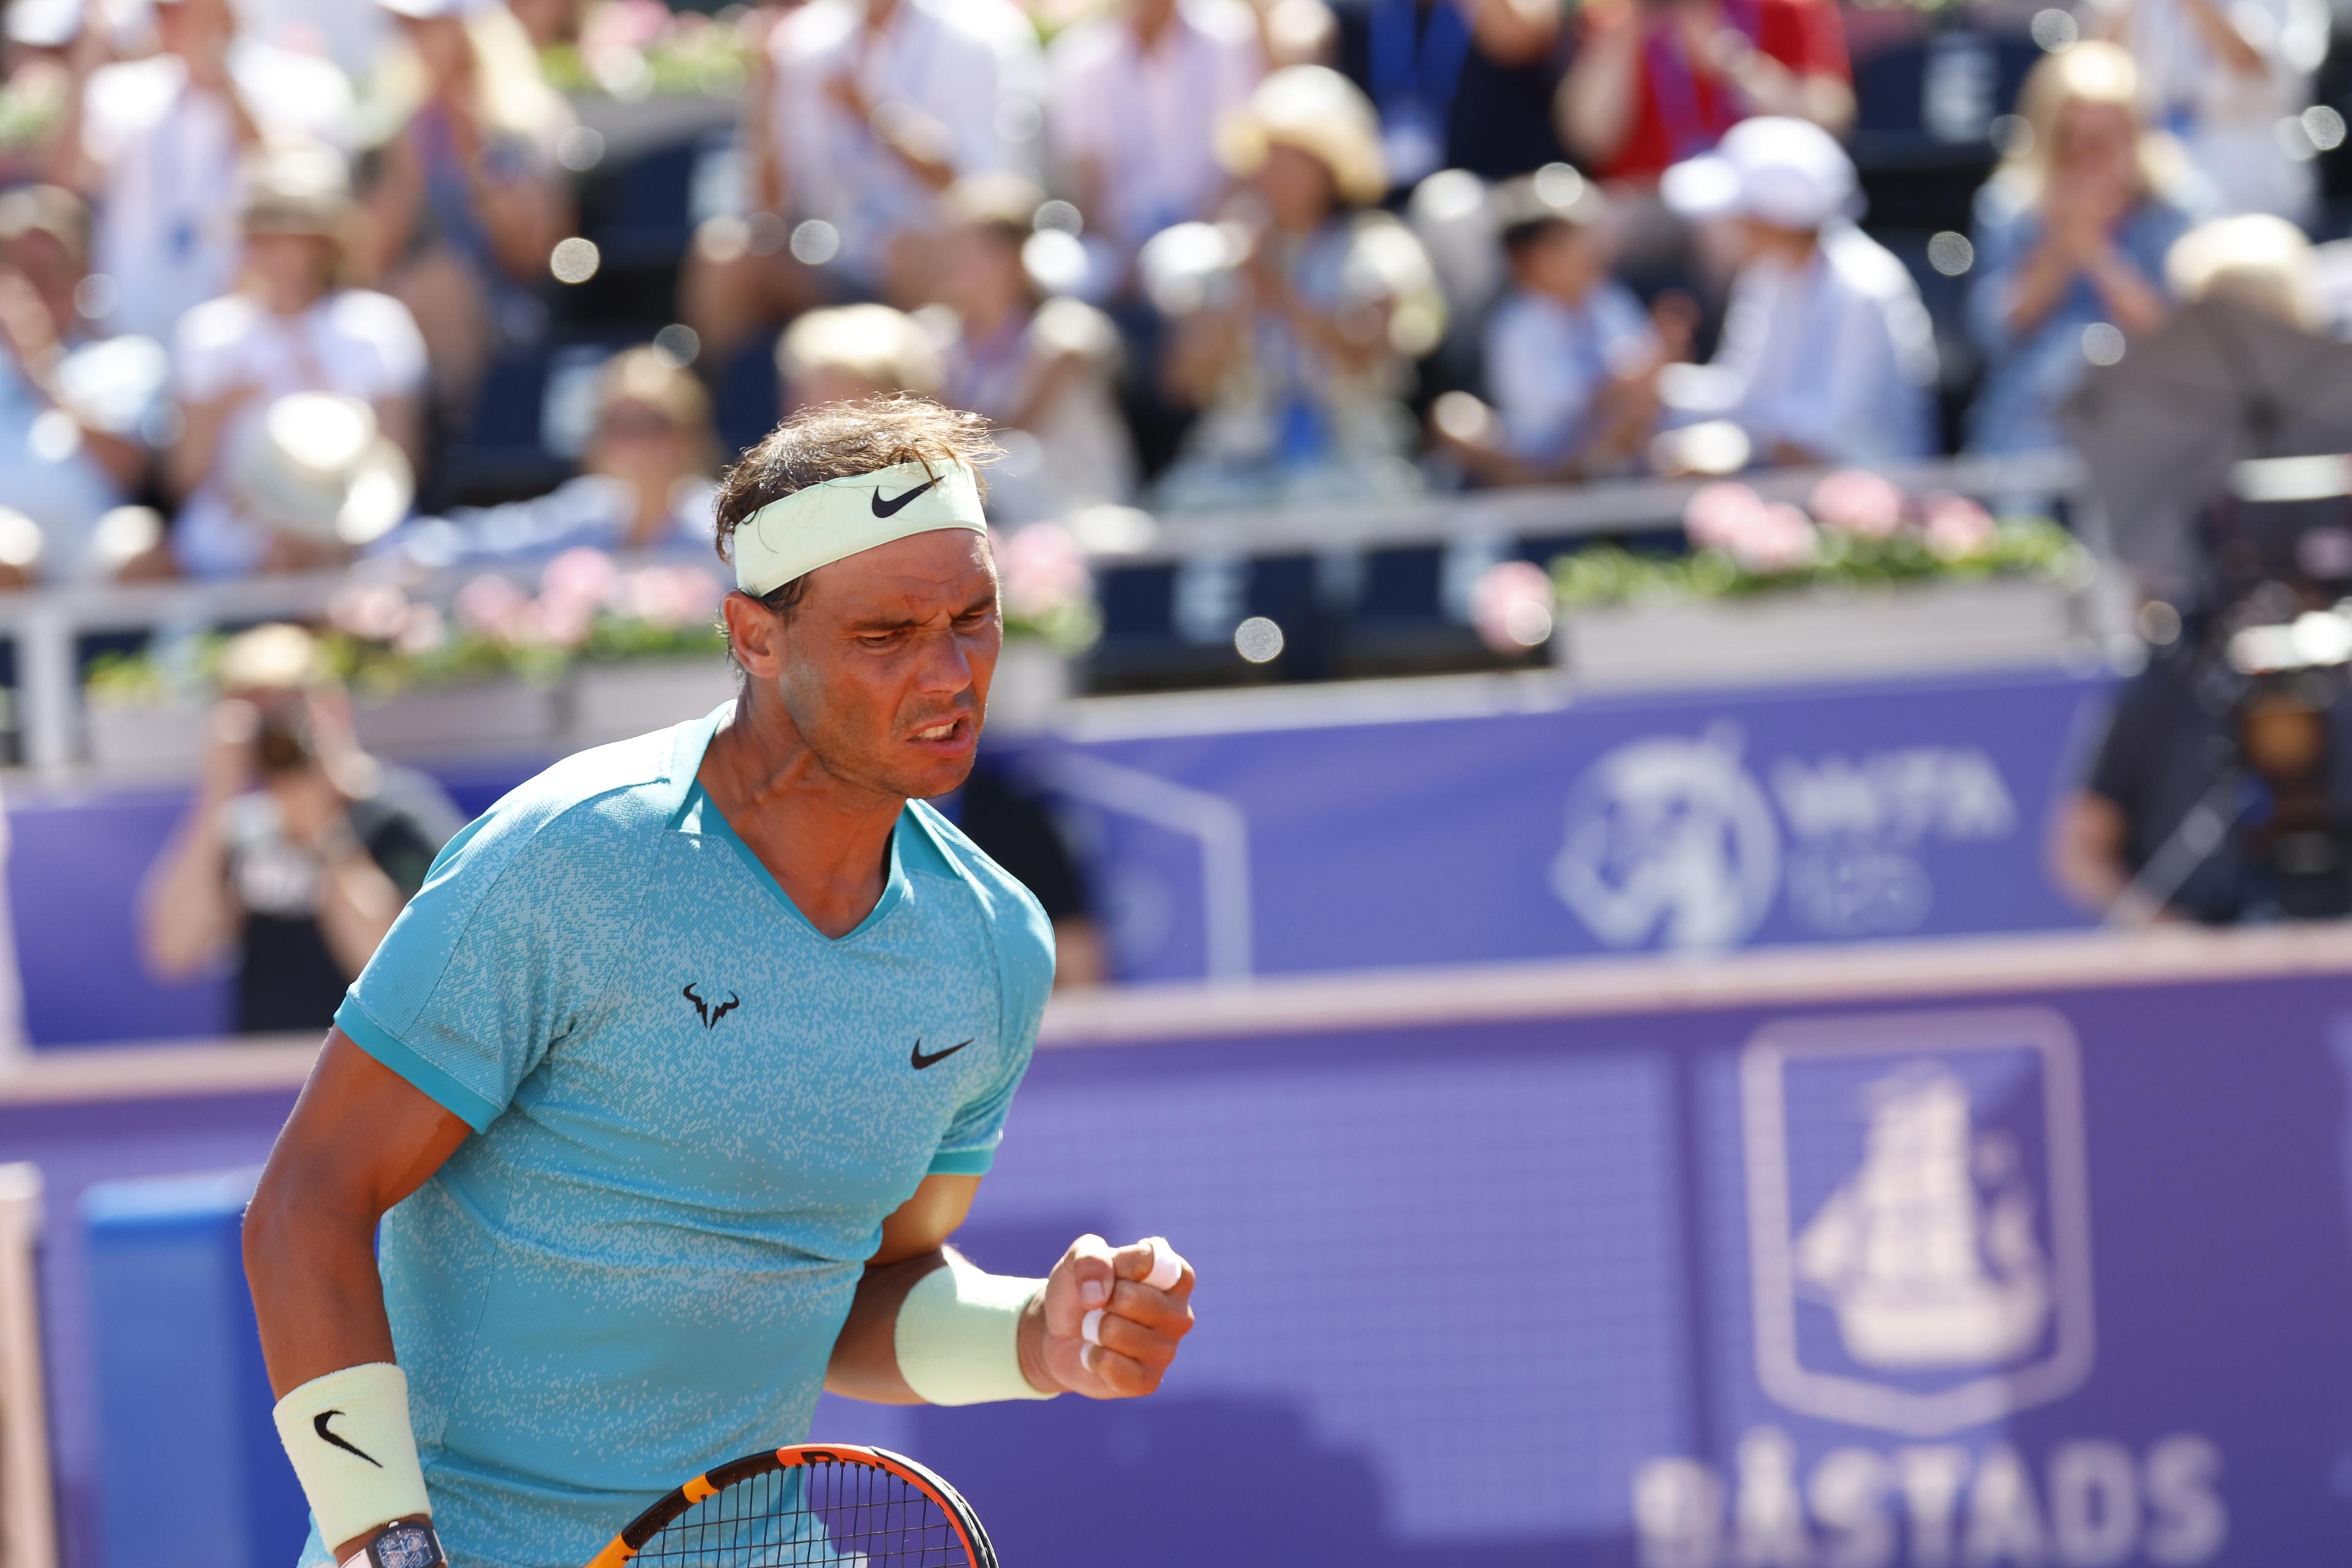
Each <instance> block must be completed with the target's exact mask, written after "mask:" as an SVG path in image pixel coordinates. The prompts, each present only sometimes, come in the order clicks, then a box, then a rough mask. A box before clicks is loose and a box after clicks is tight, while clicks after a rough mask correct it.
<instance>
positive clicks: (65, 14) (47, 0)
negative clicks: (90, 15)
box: [6, 0, 82, 49]
mask: <svg viewBox="0 0 2352 1568" xmlns="http://www.w3.org/2000/svg"><path fill="white" fill-rule="evenodd" d="M81 29H82V0H16V4H15V5H10V6H9V7H8V20H7V23H6V32H7V38H8V41H9V42H10V43H12V44H22V45H23V46H24V47H26V48H28V49H61V48H64V47H66V46H67V45H68V44H70V43H72V42H73V41H74V40H75V39H76V38H78V37H80V36H81Z"/></svg>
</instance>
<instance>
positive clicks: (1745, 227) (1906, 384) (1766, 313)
mask: <svg viewBox="0 0 2352 1568" xmlns="http://www.w3.org/2000/svg"><path fill="white" fill-rule="evenodd" d="M1660 190H1661V193H1662V194H1663V195H1664V197H1665V200H1666V203H1667V205H1669V206H1670V207H1672V208H1673V209H1674V210H1675V212H1677V213H1679V214H1680V215H1681V216H1683V217H1684V218H1685V219H1686V220H1689V221H1691V222H1695V223H1697V222H1712V223H1722V224H1726V225H1728V226H1729V227H1730V229H1731V231H1732V237H1733V239H1734V241H1735V244H1736V247H1737V248H1738V251H1739V252H1740V256H1741V259H1740V261H1739V264H1738V272H1737V273H1736V274H1735V276H1734V277H1733V279H1732V284H1731V295H1730V303H1729V307H1728V310H1727V313H1726V317H1725V321H1724V328H1723V338H1722V341H1721V342H1720V343H1719V344H1718V345H1717V350H1716V354H1715V358H1714V359H1713V360H1712V361H1711V362H1709V363H1706V364H1705V365H1679V364H1678V365H1667V366H1665V367H1664V369H1663V370H1662V371H1661V373H1660V382H1659V385H1660V391H1661V394H1662V395H1663V396H1664V400H1665V402H1666V404H1667V405H1668V407H1669V409H1670V411H1671V413H1672V414H1673V415H1674V416H1676V417H1678V418H1679V419H1681V420H1683V421H1685V422H1690V421H1700V422H1711V423H1712V424H1714V425H1716V426H1718V427H1720V426H1724V425H1728V426H1736V427H1737V429H1738V432H1739V433H1740V435H1741V436H1744V437H1745V441H1744V443H1742V447H1743V449H1744V451H1745V452H1746V453H1748V454H1752V455H1753V457H1754V458H1756V460H1758V461H1760V462H1764V463H1819V462H1835V463H1886V462H1896V461H1902V460H1905V459H1910V458H1925V457H1927V456H1929V455H1930V454H1931V453H1932V452H1933V450H1934V444H1935V436H1934V401H1933V400H1934V387H1935V380H1936V345H1935V337H1934V333H1933V330H1932V328H1931V327H1930V326H1929V324H1928V320H1927V308H1926V307H1925V306H1924V305H1922V304H1921V303H1920V300H1919V289H1918V285H1917V284H1916V283H1915V282H1913V281H1912V279H1911V274H1910V273H1909V272H1908V271H1907V270H1906V269H1905V268H1904V266H1903V263H1902V262H1900V261H1898V260H1897V259H1895V257H1894V256H1893V255H1892V254H1891V253H1890V252H1888V251H1887V250H1886V249H1885V247H1883V246H1881V245H1880V244H1879V243H1878V242H1877V241H1876V240H1874V239H1872V238H1870V237H1868V236H1866V235H1864V233H1863V232H1862V230H1860V229H1859V228H1857V227H1855V226H1854V224H1853V218H1854V217H1855V216H1857V215H1858V213H1859V212H1860V209H1861V193H1860V190H1859V187H1858V184H1857V182H1856V179H1855V175H1854V168H1853V160H1852V159H1850V158H1848V157H1847V156H1846V153H1845V149H1844V148H1843V147H1841V146H1839V145H1838V144H1837V142H1836V140H1835V139H1834V138H1832V136H1831V135H1830V133H1829V132H1826V131H1823V130H1822V128H1821V127H1820V126H1818V125H1814V124H1811V123H1810V122H1809V121H1801V120H1787V119H1780V118H1775V117H1771V116H1765V117H1761V118H1759V119H1755V120H1748V121H1741V122H1740V123H1739V124H1738V125H1736V126H1734V127H1733V128H1732V130H1731V132H1730V133H1729V134H1727V135H1726V136H1725V137H1724V139H1723V143H1722V145H1721V146H1720V147H1719V148H1717V150H1716V151H1715V152H1713V153H1705V154H1702V155H1701V156H1700V157H1697V158H1695V159H1692V160H1689V161H1688V162H1686V163H1678V164H1676V165H1675V167H1674V168H1672V169H1670V170H1668V171H1667V173H1666V177H1665V179H1664V181H1663V182H1662V183H1661V185H1660ZM1671 450H1672V453H1673V455H1672V456H1671V457H1670V458H1669V461H1668V464H1667V466H1668V467H1670V468H1674V467H1690V466H1696V467H1701V468H1715V467H1719V466H1727V465H1722V464H1718V463H1717V462H1714V461H1711V460H1707V459H1706V458H1701V457H1700V455H1699V454H1700V451H1701V448H1700V447H1697V446H1696V445H1694V444H1692V443H1690V442H1688V441H1684V442H1680V443H1675V444H1672V445H1671Z"/></svg>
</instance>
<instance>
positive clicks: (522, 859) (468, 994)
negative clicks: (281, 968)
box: [335, 808, 604, 1132]
mask: <svg viewBox="0 0 2352 1568" xmlns="http://www.w3.org/2000/svg"><path fill="white" fill-rule="evenodd" d="M560 820H561V819H559V822H560ZM564 837H565V835H564V834H563V833H562V830H561V828H560V826H559V827H557V828H555V829H553V830H551V829H550V828H549V827H548V826H546V825H545V820H544V818H540V817H536V816H534V815H533V814H530V813H528V812H523V811H510V810H507V809H504V808H493V809H492V811H491V812H490V814H489V815H488V816H484V817H482V818H480V819H479V820H478V821H477V822H475V823H474V824H473V825H472V826H469V827H467V829H466V830H465V831H464V832H462V833H460V834H458V835H457V837H455V838H453V839H451V840H450V841H449V843H448V845H447V847H446V848H444V849H443V850H442V851H441V854H440V856H439V857H438V858H436V860H435V861H434V862H433V868H432V870H431V871H430V872H429V873H428V874H427V875H426V877H425V885H424V886H423V887H422V888H421V889H418V891H417V894H416V896H415V898H414V899H412V900H409V903H408V907H407V908H406V909H404V910H402V911H401V914H400V918H399V919H397V920H396V921H394V922H393V926H392V930H391V931H390V932H388V933H387V934H386V935H385V937H384V939H383V944H382V945H381V946H379V947H378V948H377V949H376V952H375V956H374V957H373V958H372V959H370V960H369V961H368V965H367V967H366V968H365V969H364V970H362V971H361V972H360V977H359V979H357V980H356V981H354V982H352V988H351V992H350V994H348V995H346V996H345V997H344V999H343V1005H341V1007H340V1008H339V1009H337V1010H336V1013H335V1025H336V1026H337V1027H338V1028H340V1029H341V1030H342V1032H343V1033H344V1034H346V1035H348V1036H350V1037H351V1038H352V1043H353V1044H355V1045H357V1046H358V1047H360V1048H361V1049H362V1050H363V1051H365V1052H367V1054H368V1055H370V1056H372V1057H373V1058H375V1059H376V1060H378V1061H380V1062H382V1063H383V1065H384V1066H386V1067H388V1068H391V1069H392V1070H393V1071H394V1072H396V1073H398V1074H399V1075H400V1076H401V1077H403V1078H404V1079H407V1080H408V1081H409V1082H410V1083H412V1084H414V1085H415V1087H416V1088H417V1089H420V1090H422V1091H423V1092H424V1093H425V1095H427V1096H428V1097H430V1098H431V1099H432V1100H435V1101H436V1102H437V1103H439V1104H440V1105H441V1106H442V1107H443V1108H444V1109H446V1110H448V1111H449V1112H451V1113H452V1114H453V1115H455V1116H457V1117H458V1118H459V1119H460V1120H462V1121H464V1122H465V1123H466V1124H467V1126H469V1127H471V1128H472V1129H473V1130H474V1131H477V1132H479V1131H483V1130H485V1129H486V1128H488V1126H489V1124H490V1123H491V1122H492V1121H496V1120H498V1118H499V1114H500V1113H501V1112H503V1111H504V1110H506V1108H507V1107H508V1105H509V1104H510V1103H511V1102H512V1101H513V1100H514V1096H515V1091H516V1090H517V1089H519V1088H520V1087H521V1084H522V1082H523V1079H526V1078H527V1077H529V1076H530V1072H531V1069H532V1068H536V1067H537V1066H538V1065H539V1063H540V1061H541V1058H543V1057H544V1056H545V1055H546V1052H547V1047H548V1046H549V1045H550V1044H551V1042H552V1041H554V1040H555V1039H556V1038H557V1037H559V1036H561V1035H562V1033H563V1032H564V1031H565V1030H566V1029H567V1028H568V1027H569V1025H570V1020H571V1018H572V1015H573V1012H574V1009H575V1007H576V1005H577V1001H578V998H577V996H576V994H574V993H575V987H574V985H573V984H572V979H571V975H570V973H569V965H568V963H566V958H567V956H568V955H569V954H571V953H572V952H575V951H576V944H574V943H569V942H562V941H559V940H558V934H557V930H556V928H557V925H558V923H559V920H560V916H559V913H558V911H559V910H562V909H564V908H566V907H568V900H565V899H563V898H562V897H561V896H559V893H558V889H556V887H555V883H556V882H557V881H558V880H559V879H560V872H561V866H560V864H559V862H560V861H561V859H562V840H563V838H564ZM600 853H604V852H600Z"/></svg>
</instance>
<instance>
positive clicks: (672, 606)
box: [612, 566, 722, 631]
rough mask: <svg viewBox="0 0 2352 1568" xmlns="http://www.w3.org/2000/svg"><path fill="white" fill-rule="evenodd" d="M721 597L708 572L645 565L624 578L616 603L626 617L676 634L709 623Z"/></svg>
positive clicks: (615, 591) (683, 567) (717, 585)
mask: <svg viewBox="0 0 2352 1568" xmlns="http://www.w3.org/2000/svg"><path fill="white" fill-rule="evenodd" d="M721 596H722V593H721V590H720V589H719V584H718V582H717V580H716V579H715V578H713V577H712V576H711V575H710V574H709V573H708V572H700V571H697V570H696V569H695V568H693V567H691V566H645V567H640V568H639V569H638V570H636V571H635V572H631V573H629V574H626V575H625V576H624V577H623V578H622V579H621V581H620V583H619V584H618V585H617V587H616V588H615V589H614V593H613V595H612V602H613V604H614V606H615V607H617V608H618V609H619V610H620V612H621V613H622V614H623V615H625V616H634V617H635V618H636V619H638V620H641V621H649V622H651V623H652V624H653V625H655V626H664V627H667V628H668V629H670V630H672V631H676V630H678V629H680V628H682V627H686V626H692V625H694V624H695V623H697V622H698V621H707V620H709V618H710V615H711V612H712V611H714V610H716V609H717V608H718V607H719V599H720V598H721Z"/></svg>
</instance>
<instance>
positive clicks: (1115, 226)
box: [1048, 0, 1265, 272]
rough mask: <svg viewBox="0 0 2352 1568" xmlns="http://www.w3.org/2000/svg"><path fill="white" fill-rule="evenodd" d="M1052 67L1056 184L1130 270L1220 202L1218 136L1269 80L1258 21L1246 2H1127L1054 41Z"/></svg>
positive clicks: (1222, 178) (1222, 179)
mask: <svg viewBox="0 0 2352 1568" xmlns="http://www.w3.org/2000/svg"><path fill="white" fill-rule="evenodd" d="M1048 63H1049V65H1050V67H1051V69H1052V100H1051V104H1050V107H1051V110H1052V112H1051V114H1050V115H1049V116H1048V127H1049V129H1050V131H1051V132H1052V136H1053V150H1054V162H1055V167H1056V171H1057V178H1058V179H1059V181H1060V182H1061V184H1062V186H1063V188H1064V189H1066V191H1067V192H1068V193H1069V195H1070V196H1071V198H1072V199H1073V200H1074V201H1076V203H1077V205H1078V210H1079V211H1080V212H1082V213H1084V214H1085V215H1086V221H1087V227H1088V229H1090V230H1091V231H1093V232H1094V233H1096V234H1097V235H1100V236H1101V237H1103V238H1104V239H1105V240H1106V241H1107V243H1108V247H1110V249H1111V251H1112V257H1111V260H1112V262H1113V266H1114V268H1116V269H1117V270H1118V271H1121V272H1123V271H1124V270H1125V268H1126V267H1127V265H1128V264H1129V262H1131V261H1132V260H1133V259H1134V257H1135V253H1136V251H1137V250H1139V248H1141V247H1142V245H1143V242H1144V241H1145V240H1147V239H1150V237H1152V236H1153V235H1155V234H1158V233H1159V232H1160V230H1161V229H1163V228H1166V227H1168V226H1170V225H1171V224H1177V223H1182V222H1184V221H1185V220H1186V219H1188V218H1197V217H1203V216H1207V215H1208V213H1209V212H1210V210H1211V209H1212V208H1213V206H1214V205H1216V202H1217V199H1218V197H1219V196H1221V195H1223V193H1224V190H1225V187H1226V185H1227V184H1228V177H1227V175H1226V174H1225V171H1224V167H1223V165H1222V164H1221V163H1218V161H1217V148H1216V128H1217V123H1218V121H1221V120H1223V118H1224V117H1225V116H1226V115H1227V114H1229V113H1231V112H1232V111H1233V110H1236V109H1238V108H1240V107H1241V106H1242V105H1243V104H1244V103H1245V102H1247V101H1248V100H1249V95H1250V91H1251V89H1253V88H1255V87H1256V85H1257V82H1258V79H1259V78H1260V77H1262V76H1264V75H1265V62H1264V60H1263V58H1261V56H1260V53H1259V49H1258V34H1257V22H1256V18H1255V16H1252V15H1251V13H1250V9H1249V7H1248V6H1247V5H1243V4H1242V3H1241V0H1125V4H1124V5H1123V6H1122V7H1121V9H1120V12H1119V14H1118V15H1117V16H1099V17H1096V18H1094V19H1092V20H1089V21H1085V22H1080V23H1078V24H1077V25H1076V26H1073V27H1071V28H1070V29H1069V31H1067V32H1066V33H1064V34H1063V35H1062V36H1061V37H1058V38H1056V39H1055V40H1054V47H1053V52H1052V54H1051V56H1050V57H1049V60H1048Z"/></svg>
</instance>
